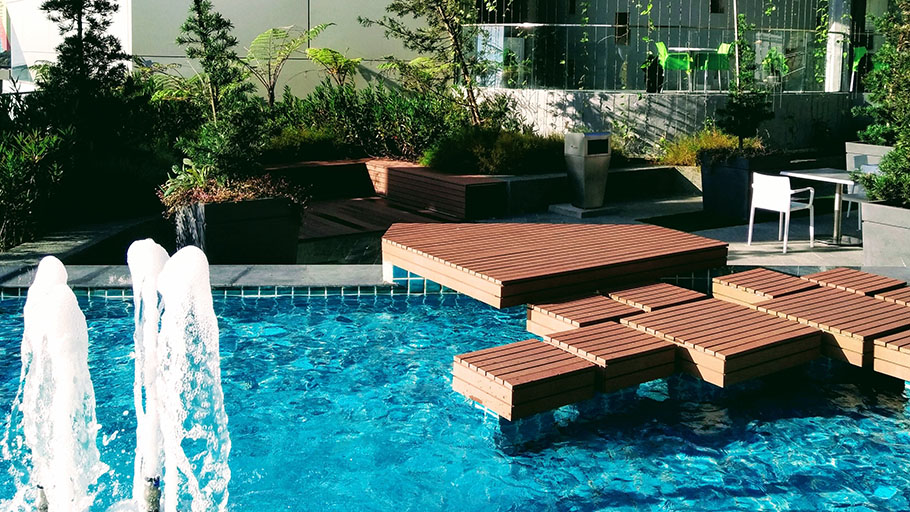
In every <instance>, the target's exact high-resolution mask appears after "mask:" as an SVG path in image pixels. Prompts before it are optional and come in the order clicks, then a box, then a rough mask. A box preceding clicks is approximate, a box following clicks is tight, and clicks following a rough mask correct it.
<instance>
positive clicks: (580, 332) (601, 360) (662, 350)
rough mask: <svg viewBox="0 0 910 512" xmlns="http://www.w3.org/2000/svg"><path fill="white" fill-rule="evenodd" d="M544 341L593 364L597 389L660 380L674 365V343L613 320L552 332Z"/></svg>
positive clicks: (623, 386) (670, 372)
mask: <svg viewBox="0 0 910 512" xmlns="http://www.w3.org/2000/svg"><path fill="white" fill-rule="evenodd" d="M544 341H546V342H547V343H550V344H552V345H553V346H555V347H558V348H561V349H562V350H565V351H567V352H569V353H570V354H574V355H576V356H578V357H581V358H583V359H586V360H588V361H591V362H592V363H594V364H596V365H597V366H598V368H599V378H598V390H599V391H614V390H617V389H622V388H625V387H629V386H635V385H638V384H641V383H643V382H649V381H652V380H655V379H661V378H664V377H667V376H669V375H670V374H672V373H673V371H674V367H675V358H676V347H675V345H673V344H672V343H670V342H668V341H666V340H664V339H662V338H657V337H655V336H652V335H650V334H645V333H643V332H641V331H638V330H636V329H633V328H631V327H628V326H626V325H622V324H618V323H616V322H605V323H600V324H596V325H592V326H588V327H582V328H579V329H573V330H571V331H565V332H559V333H554V334H552V335H550V336H544Z"/></svg>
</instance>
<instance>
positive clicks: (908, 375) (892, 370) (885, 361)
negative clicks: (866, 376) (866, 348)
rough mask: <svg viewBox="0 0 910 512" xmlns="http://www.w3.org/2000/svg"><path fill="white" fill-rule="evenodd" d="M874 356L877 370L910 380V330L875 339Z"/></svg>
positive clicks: (874, 365) (874, 366)
mask: <svg viewBox="0 0 910 512" xmlns="http://www.w3.org/2000/svg"><path fill="white" fill-rule="evenodd" d="M873 357H874V359H873V366H872V367H873V369H874V370H875V371H877V372H879V373H884V374H885V375H890V376H892V377H896V378H898V379H903V380H907V381H910V331H901V332H899V333H897V334H892V335H890V336H885V337H884V338H881V339H877V340H875V346H874V348H873Z"/></svg>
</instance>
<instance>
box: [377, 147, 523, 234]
mask: <svg viewBox="0 0 910 512" xmlns="http://www.w3.org/2000/svg"><path fill="white" fill-rule="evenodd" d="M366 166H367V172H368V173H369V175H370V180H371V181H372V182H373V189H374V190H375V191H376V193H377V194H379V195H381V196H385V197H386V198H388V199H389V201H392V202H394V203H399V204H402V205H404V206H408V207H411V208H417V209H429V210H434V211H437V212H440V213H444V214H446V215H451V216H452V217H455V218H456V219H459V220H476V219H486V218H491V217H501V216H504V215H505V214H506V211H507V207H508V205H507V202H508V201H507V197H506V183H505V182H504V181H502V180H500V179H497V178H493V177H490V176H479V175H457V176H456V175H450V174H444V173H441V172H437V171H434V170H432V169H429V168H426V167H423V166H421V165H419V164H415V163H411V162H399V161H394V160H370V161H368V162H367V163H366Z"/></svg>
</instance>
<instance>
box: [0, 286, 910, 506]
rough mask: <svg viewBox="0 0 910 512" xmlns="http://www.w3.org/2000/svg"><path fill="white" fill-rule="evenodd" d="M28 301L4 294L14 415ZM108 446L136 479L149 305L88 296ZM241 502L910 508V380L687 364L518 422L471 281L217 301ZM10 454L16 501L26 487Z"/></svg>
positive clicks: (491, 324)
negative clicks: (395, 290) (488, 373)
mask: <svg viewBox="0 0 910 512" xmlns="http://www.w3.org/2000/svg"><path fill="white" fill-rule="evenodd" d="M23 304H24V299H13V300H3V301H0V340H2V342H0V344H2V346H0V407H2V409H3V410H4V412H3V414H2V421H3V422H4V424H3V425H2V428H3V429H6V424H5V421H6V412H5V411H8V407H9V404H11V402H12V400H13V398H14V396H15V392H16V386H17V382H18V377H19V364H20V361H19V355H18V353H19V341H20V339H21V329H22V323H21V322H22V319H21V312H22V306H23ZM80 304H81V306H82V308H83V311H85V313H86V317H87V320H88V325H89V337H90V354H89V358H90V367H91V371H92V378H93V380H94V384H95V393H96V399H97V404H98V407H97V414H98V420H99V422H100V423H101V424H102V430H101V433H100V435H99V443H100V444H103V446H101V452H102V460H103V461H104V462H105V463H107V464H108V465H110V466H111V468H112V469H111V472H110V473H109V474H106V475H105V476H104V477H103V478H102V480H101V481H100V482H99V492H98V498H97V499H96V505H97V506H96V507H95V509H96V510H106V508H107V506H109V505H110V504H111V503H113V502H115V501H118V500H121V499H125V498H127V497H128V496H129V494H130V492H131V487H130V486H131V479H132V474H133V473H132V462H133V449H134V443H135V437H134V429H135V415H134V412H133V402H132V400H133V398H132V383H133V365H132V359H131V356H130V353H131V352H132V347H133V345H132V329H133V318H132V303H131V301H128V300H116V299H106V300H105V299H96V298H92V299H88V298H84V297H83V298H80ZM215 310H216V312H217V313H218V315H219V322H220V328H221V351H222V372H223V386H224V393H225V399H226V408H227V412H228V415H229V418H230V420H229V426H230V431H231V439H232V444H233V449H232V451H231V456H230V463H231V473H232V476H231V483H230V494H231V499H230V503H231V510H234V511H247V510H249V511H255V510H315V509H323V510H335V509H350V510H388V509H393V508H394V509H403V510H437V509H451V510H522V511H524V510H589V509H602V508H609V509H619V510H623V509H625V510H637V509H655V510H697V509H713V510H729V509H734V508H740V509H749V510H755V509H775V510H777V509H802V510H807V509H826V508H827V509H834V508H839V509H842V508H849V507H855V509H872V510H876V509H880V510H885V509H887V510H896V509H907V508H908V507H910V473H908V472H907V471H906V468H907V462H906V461H907V460H910V407H908V400H907V395H906V390H905V388H904V387H903V386H897V387H895V386H891V385H887V384H886V383H882V382H881V381H879V380H875V379H870V378H869V377H866V376H864V375H863V374H862V372H860V371H858V370H855V369H853V368H850V367H846V366H843V365H840V364H836V363H830V362H827V361H819V362H817V363H814V364H812V365H810V366H808V367H806V368H801V369H796V370H794V371H790V372H786V373H784V374H778V375H777V376H772V377H770V378H767V379H763V380H759V381H756V382H752V383H747V384H745V385H742V386H738V387H734V388H731V389H727V390H719V389H717V388H714V387H713V386H711V385H709V384H704V383H701V382H698V381H696V380H694V379H691V378H689V377H682V376H674V377H672V378H670V379H667V380H661V381H656V382H654V383H650V384H648V385H644V386H642V387H641V388H639V389H637V390H627V391H624V392H621V393H615V394H612V395H605V396H603V397H601V398H596V399H594V400H590V401H588V402H584V403H582V404H579V405H578V406H569V407H565V408H563V409H560V410H559V411H557V412H556V413H555V414H548V415H538V416H535V417H532V418H529V419H527V420H523V421H521V422H517V423H516V424H509V423H503V424H500V421H499V420H498V419H497V418H495V417H493V416H491V415H488V414H485V413H484V412H483V411H482V410H480V409H478V408H475V407H474V406H473V405H472V404H471V403H470V402H468V401H467V400H465V399H464V398H463V397H462V396H461V395H458V394H457V393H455V392H453V391H452V390H451V387H450V371H451V362H452V356H453V355H454V354H458V353H462V352H466V351H471V350H476V349H480V348H485V347H489V346H493V345H497V344H501V343H504V342H506V341H515V340H519V339H525V338H527V337H528V336H527V334H526V333H525V332H524V310H523V309H521V308H512V309H507V310H502V311H499V310H495V309H493V308H490V307H488V306H486V305H483V304H481V303H479V302H477V301H474V300H472V299H469V298H467V297H464V296H459V295H425V296H388V295H377V296H362V297H340V296H332V297H323V298H291V297H281V298H274V299H246V298H244V299H240V298H228V299H223V298H222V299H216V300H215ZM11 486H12V483H11V478H10V477H9V476H8V475H7V474H6V472H5V469H4V471H3V472H2V476H0V498H2V497H8V496H10V495H11V494H12V487H11Z"/></svg>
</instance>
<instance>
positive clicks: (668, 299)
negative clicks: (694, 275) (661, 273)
mask: <svg viewBox="0 0 910 512" xmlns="http://www.w3.org/2000/svg"><path fill="white" fill-rule="evenodd" d="M607 295H608V296H609V297H610V298H611V299H613V300H616V301H619V302H622V303H623V304H628V305H630V306H633V307H636V308H639V309H641V310H642V311H645V312H648V313H650V312H651V311H656V310H658V309H663V308H668V307H670V306H676V305H677V304H685V303H687V302H694V301H696V300H702V299H705V298H707V297H706V296H705V294H703V293H699V292H696V291H695V290H689V289H688V288H680V287H679V286H674V285H672V284H669V283H655V284H648V285H644V286H637V287H635V288H626V289H623V290H615V291H612V292H609V293H608V294H607Z"/></svg>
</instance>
